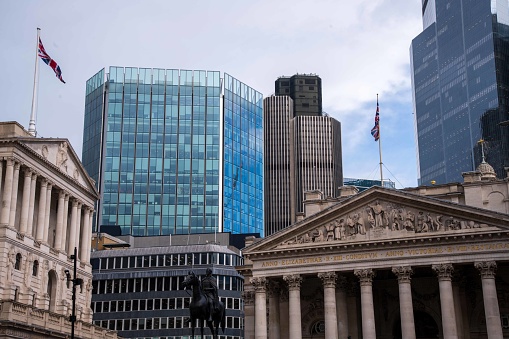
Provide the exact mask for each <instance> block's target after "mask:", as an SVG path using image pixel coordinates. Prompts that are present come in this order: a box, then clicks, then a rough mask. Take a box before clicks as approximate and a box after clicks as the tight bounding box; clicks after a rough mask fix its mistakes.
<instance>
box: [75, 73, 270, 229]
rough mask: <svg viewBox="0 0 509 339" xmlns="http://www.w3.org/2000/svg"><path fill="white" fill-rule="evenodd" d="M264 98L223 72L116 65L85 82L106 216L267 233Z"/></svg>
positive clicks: (131, 223)
mask: <svg viewBox="0 0 509 339" xmlns="http://www.w3.org/2000/svg"><path fill="white" fill-rule="evenodd" d="M262 111H263V98H262V95H261V93H259V92H257V91H256V90H254V89H253V88H251V87H249V86H247V85H246V84H244V83H242V82H240V81H239V80H237V79H235V78H233V77H232V76H230V75H228V74H226V73H224V75H223V77H221V74H220V72H217V71H197V70H195V71H192V70H177V69H148V68H123V67H110V68H109V73H107V72H106V71H105V70H104V69H103V70H101V71H99V72H98V73H97V74H95V75H94V76H93V77H92V78H90V79H89V80H88V81H87V84H86V103H85V124H84V133H83V156H82V160H83V164H84V166H85V168H86V169H87V171H88V173H89V174H90V176H91V177H92V178H93V179H94V180H96V183H97V187H98V190H99V192H100V195H101V200H100V203H99V204H100V206H98V208H97V211H98V213H99V215H98V216H97V218H96V222H97V223H99V224H100V225H118V226H120V228H121V230H122V234H124V235H126V234H130V235H133V236H148V235H167V234H189V233H204V232H205V233H206V232H215V231H218V232H231V233H260V235H262V236H263V114H262Z"/></svg>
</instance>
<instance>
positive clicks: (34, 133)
mask: <svg viewBox="0 0 509 339" xmlns="http://www.w3.org/2000/svg"><path fill="white" fill-rule="evenodd" d="M40 31H41V29H40V28H39V27H37V43H36V45H35V46H36V47H35V72H34V91H33V94H32V113H31V114H30V122H29V123H28V133H30V134H31V135H32V136H34V137H35V136H37V131H36V128H35V118H36V113H37V112H36V111H37V85H38V84H39V55H38V50H39V36H40Z"/></svg>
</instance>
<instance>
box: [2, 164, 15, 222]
mask: <svg viewBox="0 0 509 339" xmlns="http://www.w3.org/2000/svg"><path fill="white" fill-rule="evenodd" d="M0 180H2V178H0ZM13 180H14V159H12V158H7V166H6V168H5V181H4V192H3V195H2V211H1V213H0V225H2V226H7V225H9V217H10V213H11V198H12V181H13Z"/></svg>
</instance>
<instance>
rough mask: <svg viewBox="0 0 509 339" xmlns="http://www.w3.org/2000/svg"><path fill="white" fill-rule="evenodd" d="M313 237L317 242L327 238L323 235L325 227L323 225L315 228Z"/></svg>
mask: <svg viewBox="0 0 509 339" xmlns="http://www.w3.org/2000/svg"><path fill="white" fill-rule="evenodd" d="M313 238H314V239H315V242H322V241H324V240H325V237H324V236H323V229H322V227H318V228H317V229H316V230H315V233H314V236H313Z"/></svg>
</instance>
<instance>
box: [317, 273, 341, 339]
mask: <svg viewBox="0 0 509 339" xmlns="http://www.w3.org/2000/svg"><path fill="white" fill-rule="evenodd" d="M318 278H320V279H321V280H322V283H323V306H324V310H323V312H324V313H323V314H324V316H325V339H337V338H338V321H337V315H336V273H335V272H324V273H318Z"/></svg>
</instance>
